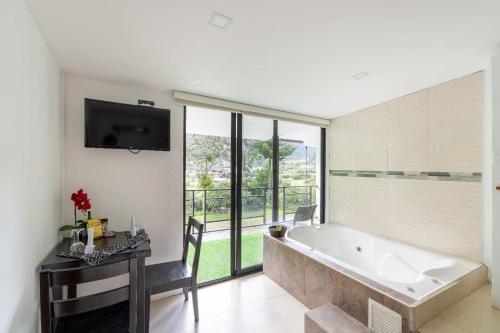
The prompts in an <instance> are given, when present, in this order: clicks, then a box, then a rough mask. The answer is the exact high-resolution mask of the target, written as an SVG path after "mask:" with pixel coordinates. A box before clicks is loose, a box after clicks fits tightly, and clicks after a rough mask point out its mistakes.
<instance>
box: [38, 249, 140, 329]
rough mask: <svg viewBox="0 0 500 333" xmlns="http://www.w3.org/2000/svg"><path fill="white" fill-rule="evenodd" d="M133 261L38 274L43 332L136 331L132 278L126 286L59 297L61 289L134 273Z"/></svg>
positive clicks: (135, 295)
mask: <svg viewBox="0 0 500 333" xmlns="http://www.w3.org/2000/svg"><path fill="white" fill-rule="evenodd" d="M136 260H137V259H136V258H133V259H130V260H124V261H119V262H116V263H112V264H106V265H103V266H94V267H89V266H83V267H76V268H66V269H60V270H52V271H45V272H41V273H40V294H41V295H42V298H41V303H42V304H41V307H42V311H48V312H49V315H48V316H44V318H46V319H44V320H42V324H41V326H42V332H43V333H49V332H57V333H58V332H72V333H73V332H75V333H76V332H86V333H90V332H92V333H93V332H95V333H98V332H99V333H101V332H102V333H107V332H117V333H120V332H136V326H137V308H136V305H137V285H136V284H135V283H134V282H133V279H132V278H130V285H129V286H125V287H121V288H117V289H113V290H109V291H105V292H101V293H97V294H93V295H88V296H82V297H76V296H75V297H73V298H66V299H62V297H61V296H62V294H61V288H62V287H63V286H69V285H77V284H80V283H86V282H91V281H98V280H102V279H106V278H110V277H113V276H118V275H121V274H125V273H129V275H130V276H132V275H133V274H137V270H136V267H137V265H136V262H135V261H136Z"/></svg>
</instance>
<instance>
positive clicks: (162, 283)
mask: <svg viewBox="0 0 500 333" xmlns="http://www.w3.org/2000/svg"><path fill="white" fill-rule="evenodd" d="M185 286H191V267H190V266H189V265H188V264H187V263H186V262H183V261H182V260H177V261H170V262H163V263H160V264H155V265H147V266H146V288H147V289H151V294H157V293H161V292H165V291H169V290H173V289H178V288H183V287H185Z"/></svg>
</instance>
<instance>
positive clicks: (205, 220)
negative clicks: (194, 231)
mask: <svg viewBox="0 0 500 333" xmlns="http://www.w3.org/2000/svg"><path fill="white" fill-rule="evenodd" d="M203 224H204V229H205V232H207V190H203Z"/></svg>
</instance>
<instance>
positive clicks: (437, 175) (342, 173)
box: [330, 170, 482, 183]
mask: <svg viewBox="0 0 500 333" xmlns="http://www.w3.org/2000/svg"><path fill="white" fill-rule="evenodd" d="M330 176H339V177H368V178H392V179H413V180H438V181H453V182H473V183H480V182H481V178H482V175H481V173H480V172H433V171H369V170H330Z"/></svg>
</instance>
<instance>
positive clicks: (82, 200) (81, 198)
mask: <svg viewBox="0 0 500 333" xmlns="http://www.w3.org/2000/svg"><path fill="white" fill-rule="evenodd" d="M71 201H73V202H74V205H75V207H76V208H77V209H78V210H81V211H82V212H86V211H88V210H89V209H90V208H91V207H92V206H91V204H90V199H89V197H88V195H87V193H85V192H83V189H79V190H78V191H76V192H75V193H72V194H71Z"/></svg>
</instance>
